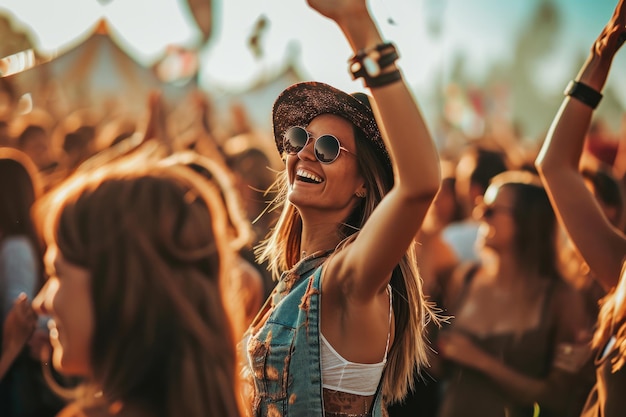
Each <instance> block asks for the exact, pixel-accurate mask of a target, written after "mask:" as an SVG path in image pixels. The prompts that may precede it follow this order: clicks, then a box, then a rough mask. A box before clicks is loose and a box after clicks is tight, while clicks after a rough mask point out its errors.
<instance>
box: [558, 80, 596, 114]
mask: <svg viewBox="0 0 626 417" xmlns="http://www.w3.org/2000/svg"><path fill="white" fill-rule="evenodd" d="M563 94H565V95H566V96H570V97H573V98H575V99H576V100H578V101H580V102H581V103H583V104H585V105H586V106H589V107H591V109H595V108H596V107H598V104H599V103H600V100H602V93H601V92H599V91H597V90H595V89H593V88H591V87H589V86H588V85H587V84H584V83H581V82H580V81H573V80H572V81H570V82H569V84H567V87H565V91H564V92H563Z"/></svg>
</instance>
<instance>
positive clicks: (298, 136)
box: [283, 126, 309, 154]
mask: <svg viewBox="0 0 626 417" xmlns="http://www.w3.org/2000/svg"><path fill="white" fill-rule="evenodd" d="M308 139H309V134H308V133H307V131H306V130H304V129H303V128H301V127H298V126H294V127H290V128H289V129H287V131H286V132H285V137H284V142H283V147H284V149H285V152H287V153H289V154H294V153H298V152H300V151H301V150H302V148H304V147H305V146H306V142H307V140H308Z"/></svg>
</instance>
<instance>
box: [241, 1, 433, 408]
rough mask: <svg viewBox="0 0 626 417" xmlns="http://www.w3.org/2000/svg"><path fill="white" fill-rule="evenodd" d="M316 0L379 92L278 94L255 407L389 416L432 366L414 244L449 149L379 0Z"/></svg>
mask: <svg viewBox="0 0 626 417" xmlns="http://www.w3.org/2000/svg"><path fill="white" fill-rule="evenodd" d="M308 4H309V5H310V6H311V7H312V8H313V9H315V10H317V11H318V12H319V13H321V14H322V15H324V16H326V17H328V18H330V19H332V20H333V21H335V22H336V23H337V24H338V26H339V28H340V29H341V30H342V31H343V33H344V35H345V36H346V39H347V40H348V42H349V43H350V45H351V47H352V49H353V50H354V52H355V56H354V57H353V58H352V65H351V66H350V69H351V70H352V71H353V76H354V77H355V78H359V77H363V78H364V81H365V85H366V86H368V87H369V88H370V91H371V93H372V96H373V98H368V96H367V95H365V94H354V95H348V94H346V93H344V92H341V91H339V90H337V89H335V88H333V87H331V86H329V85H326V84H322V83H314V82H307V83H300V84H296V85H293V86H291V87H289V88H288V89H287V90H285V91H284V92H283V93H282V94H281V95H280V96H279V97H278V99H277V100H276V102H275V104H274V109H273V128H274V137H275V139H276V146H277V148H278V151H279V152H280V153H281V154H282V155H283V157H284V159H285V163H286V167H285V170H284V171H283V172H282V173H281V174H280V177H279V180H278V183H279V185H280V191H279V196H278V198H277V200H276V203H277V205H279V206H282V213H281V216H280V218H279V220H278V223H277V225H276V226H275V228H274V229H273V231H272V232H271V233H270V235H269V237H268V239H267V240H266V241H265V242H264V245H263V246H262V247H261V248H260V260H261V261H268V262H269V265H270V268H271V270H272V271H273V273H274V275H275V277H277V278H279V280H278V284H277V286H276V288H275V289H274V291H273V293H272V294H271V295H270V297H269V299H268V301H267V302H266V304H265V306H264V307H263V308H262V309H261V311H260V313H259V315H257V318H256V319H255V320H254V321H253V323H252V325H251V327H250V329H249V330H248V333H247V337H246V338H245V339H244V342H243V345H244V348H245V350H246V352H245V355H246V358H245V363H244V366H245V369H244V371H245V375H246V376H247V377H248V381H249V382H250V389H251V392H250V393H249V394H250V396H251V398H249V399H248V401H249V404H250V408H251V409H252V412H253V415H255V416H266V415H282V416H287V415H289V416H305V415H306V416H321V415H326V416H329V417H334V416H348V415H349V416H372V415H373V416H381V415H382V413H383V406H384V405H383V404H384V402H387V401H397V400H400V399H402V398H403V396H404V395H405V393H406V392H407V390H408V389H409V387H410V385H411V384H412V381H413V371H414V369H415V368H416V367H422V366H423V365H424V364H425V358H426V351H427V349H428V347H427V344H426V341H425V340H424V335H423V332H424V326H425V321H426V320H427V319H428V318H429V317H430V311H429V309H428V306H427V304H426V303H425V302H424V298H423V294H422V291H421V281H420V279H419V277H418V275H417V271H416V264H415V262H414V252H413V249H412V247H411V244H412V242H413V238H414V237H415V235H416V233H417V231H418V230H419V228H420V226H421V224H422V221H423V219H424V216H425V214H426V211H427V209H428V207H429V205H430V203H431V201H432V200H433V198H434V196H435V194H436V193H437V190H438V188H439V177H440V168H439V159H438V155H437V151H436V148H435V145H434V143H433V141H432V139H431V136H430V134H429V132H428V129H427V127H426V125H425V123H424V120H423V118H422V116H421V114H420V111H419V108H418V106H417V104H416V102H415V101H414V99H413V97H412V94H411V92H410V91H409V89H408V87H407V85H406V84H405V83H404V82H403V80H402V76H401V74H400V72H399V70H398V69H397V67H396V65H395V60H396V59H397V58H398V55H397V52H396V50H395V47H394V46H393V44H390V43H385V42H383V40H382V38H381V35H380V33H379V31H378V28H377V27H376V24H375V22H374V21H373V19H372V17H371V15H370V13H369V10H368V6H367V3H366V1H365V0H342V1H336V0H309V1H308ZM370 101H371V106H370ZM372 107H374V110H372ZM383 125H384V129H382V126H383ZM379 127H380V129H379ZM392 161H393V168H392Z"/></svg>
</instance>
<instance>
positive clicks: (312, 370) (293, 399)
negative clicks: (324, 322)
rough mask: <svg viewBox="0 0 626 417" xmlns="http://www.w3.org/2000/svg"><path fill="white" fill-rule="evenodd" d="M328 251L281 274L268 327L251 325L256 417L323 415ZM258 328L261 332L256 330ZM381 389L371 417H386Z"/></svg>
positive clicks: (254, 413)
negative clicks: (323, 282) (323, 288)
mask: <svg viewBox="0 0 626 417" xmlns="http://www.w3.org/2000/svg"><path fill="white" fill-rule="evenodd" d="M326 256H328V253H325V254H321V255H318V256H312V257H310V258H306V259H304V260H303V261H302V262H300V263H298V264H297V265H296V266H295V267H294V268H293V269H292V270H290V271H288V272H286V273H284V274H283V276H281V279H280V280H279V282H278V284H277V285H276V288H275V289H274V291H273V292H272V295H270V299H271V300H270V304H269V311H268V314H269V316H268V315H267V314H265V317H267V319H266V321H265V323H263V324H260V327H259V326H258V325H257V326H254V323H253V327H251V331H252V332H253V333H252V334H251V335H250V337H249V339H248V342H247V354H248V359H249V365H250V366H251V368H252V369H251V371H252V372H251V375H252V378H253V380H254V381H253V382H254V400H253V404H252V407H253V415H254V416H259V417H260V416H271V417H278V416H294V417H303V416H323V415H324V413H323V410H324V404H323V400H322V371H321V361H320V337H319V335H320V328H319V324H320V323H319V317H320V277H321V272H322V263H323V262H324V260H325V258H326ZM255 329H256V330H255ZM381 397H382V396H381V395H380V387H379V389H378V392H377V395H376V400H375V402H374V412H373V414H372V416H374V417H379V416H382V398H381Z"/></svg>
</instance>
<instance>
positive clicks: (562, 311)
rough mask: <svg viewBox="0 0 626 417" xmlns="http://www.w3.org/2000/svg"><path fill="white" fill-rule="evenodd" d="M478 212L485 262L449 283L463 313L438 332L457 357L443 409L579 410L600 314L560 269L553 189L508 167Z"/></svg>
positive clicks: (470, 413) (527, 416)
mask: <svg viewBox="0 0 626 417" xmlns="http://www.w3.org/2000/svg"><path fill="white" fill-rule="evenodd" d="M476 211H477V213H476V215H477V217H479V218H480V220H481V222H480V226H479V233H478V246H479V247H480V248H481V263H480V264H474V265H471V266H470V267H469V268H467V267H466V268H464V269H463V270H460V271H457V273H455V276H454V277H453V280H452V282H451V285H450V286H449V287H448V288H447V303H446V306H447V308H448V310H447V311H446V312H447V313H452V314H453V315H454V317H455V318H454V320H453V321H452V323H451V325H450V326H449V327H448V328H447V329H446V330H445V331H442V332H441V333H440V335H439V339H438V347H439V352H440V355H441V357H442V358H444V359H445V360H447V361H448V362H447V363H446V364H445V365H446V374H445V376H444V377H443V378H444V381H443V382H444V386H445V391H444V393H443V396H442V398H443V401H442V404H441V407H440V411H439V416H440V417H456V416H464V417H474V416H476V417H479V416H480V417H502V416H509V417H531V416H533V415H535V414H534V413H535V412H536V410H535V408H537V407H538V408H539V409H540V413H541V414H540V415H541V416H542V417H544V416H572V415H576V414H577V413H578V412H579V411H580V408H581V407H582V403H580V402H576V401H575V400H572V398H576V396H575V395H572V394H573V393H579V391H577V390H579V389H581V388H580V385H579V382H578V381H579V378H578V376H579V374H580V371H581V369H582V367H583V365H584V364H585V361H586V359H587V358H588V357H589V355H588V352H589V350H588V348H587V346H586V343H587V342H588V340H589V334H590V330H589V328H590V325H589V324H590V321H591V320H590V319H589V318H588V317H586V316H585V314H584V311H585V310H584V308H583V302H582V298H581V297H580V295H579V294H578V293H576V292H575V291H574V289H573V288H571V287H570V286H569V285H568V284H566V282H565V281H564V280H563V279H562V277H561V275H560V273H559V269H558V262H557V260H558V256H557V246H556V236H557V228H556V220H555V216H554V213H553V211H552V207H551V206H550V201H549V200H548V196H547V195H546V192H545V190H544V189H543V187H542V186H541V183H540V181H539V179H538V178H537V176H536V175H534V174H532V173H530V172H524V171H507V172H504V173H502V174H499V175H497V176H495V177H494V178H493V179H492V181H491V184H490V186H489V187H488V188H487V191H486V192H485V195H484V200H483V203H482V204H481V205H479V206H477V208H476ZM581 381H582V379H581ZM581 383H582V382H581ZM587 389H588V387H587ZM579 397H580V396H579Z"/></svg>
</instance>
